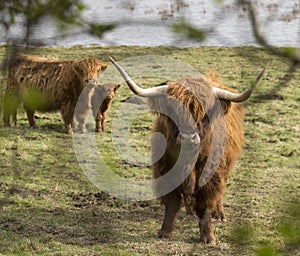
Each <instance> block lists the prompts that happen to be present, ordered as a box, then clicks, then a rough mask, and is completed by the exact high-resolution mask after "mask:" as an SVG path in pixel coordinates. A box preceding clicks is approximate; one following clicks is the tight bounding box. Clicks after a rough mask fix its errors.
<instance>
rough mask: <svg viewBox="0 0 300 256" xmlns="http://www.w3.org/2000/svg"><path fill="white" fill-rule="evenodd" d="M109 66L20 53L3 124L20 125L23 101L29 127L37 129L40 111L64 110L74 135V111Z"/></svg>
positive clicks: (88, 60) (14, 64)
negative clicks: (84, 92) (36, 116)
mask: <svg viewBox="0 0 300 256" xmlns="http://www.w3.org/2000/svg"><path fill="white" fill-rule="evenodd" d="M107 66H108V65H107V63H105V62H103V61H101V60H97V59H95V58H91V57H87V58H84V59H82V60H78V61H77V60H60V59H49V58H40V57H36V56H32V55H25V54H20V53H19V54H17V55H16V56H15V57H14V58H13V59H12V61H11V63H10V64H9V69H8V77H7V87H6V92H5V96H4V107H3V121H4V124H5V125H7V126H9V125H10V115H12V116H13V118H14V122H15V124H16V113H17V108H18V106H19V104H20V103H21V102H23V105H24V109H25V111H26V114H27V117H28V121H29V125H30V126H31V127H37V124H36V123H35V120H34V113H35V111H36V110H38V111H42V112H50V111H57V110H60V112H61V114H62V118H63V121H64V125H65V130H66V132H67V133H72V124H71V123H72V119H73V114H74V109H75V106H76V102H77V100H78V97H79V95H80V94H81V92H82V90H83V88H84V87H85V86H86V85H87V83H88V82H89V81H91V80H98V76H99V75H100V73H102V72H103V71H105V70H106V68H107Z"/></svg>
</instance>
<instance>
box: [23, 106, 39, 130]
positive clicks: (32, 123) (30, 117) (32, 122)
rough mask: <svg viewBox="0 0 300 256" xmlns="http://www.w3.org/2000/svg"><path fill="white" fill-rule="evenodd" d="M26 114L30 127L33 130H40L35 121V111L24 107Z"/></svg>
mask: <svg viewBox="0 0 300 256" xmlns="http://www.w3.org/2000/svg"><path fill="white" fill-rule="evenodd" d="M24 108H25V111H26V114H27V118H28V122H29V126H30V127H32V128H38V126H37V124H36V122H35V120H34V112H35V111H34V110H31V109H30V108H27V107H26V106H24Z"/></svg>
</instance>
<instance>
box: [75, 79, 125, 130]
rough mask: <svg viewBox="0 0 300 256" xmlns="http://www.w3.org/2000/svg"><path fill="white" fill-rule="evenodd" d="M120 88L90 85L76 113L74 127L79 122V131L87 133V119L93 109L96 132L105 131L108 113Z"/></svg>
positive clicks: (80, 98) (81, 96) (80, 100)
mask: <svg viewBox="0 0 300 256" xmlns="http://www.w3.org/2000/svg"><path fill="white" fill-rule="evenodd" d="M119 88H120V85H119V84H113V83H106V84H98V85H96V86H94V85H93V84H92V83H90V84H88V85H87V86H86V87H85V88H84V90H83V91H82V93H81V95H80V97H79V100H78V103H77V105H76V108H75V113H74V123H75V124H74V126H77V124H76V123H77V121H78V122H79V124H78V125H79V127H78V128H79V130H80V131H81V132H83V133H84V132H86V127H85V119H86V117H87V115H88V111H89V110H90V109H91V108H92V111H93V117H94V119H95V125H96V127H95V131H96V132H100V131H104V130H105V123H104V122H105V118H106V113H107V111H108V109H109V107H110V105H111V102H112V100H113V99H114V97H115V94H116V91H117V90H118V89H119Z"/></svg>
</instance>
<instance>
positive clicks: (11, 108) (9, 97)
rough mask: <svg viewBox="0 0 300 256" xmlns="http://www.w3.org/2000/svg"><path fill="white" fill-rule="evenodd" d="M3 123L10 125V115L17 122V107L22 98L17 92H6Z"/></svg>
mask: <svg viewBox="0 0 300 256" xmlns="http://www.w3.org/2000/svg"><path fill="white" fill-rule="evenodd" d="M3 103H4V104H3V123H4V125H5V126H10V116H11V115H12V116H13V121H14V123H15V125H16V123H17V109H18V106H19V104H20V99H19V96H18V94H17V93H15V92H6V93H5V95H4V99H3Z"/></svg>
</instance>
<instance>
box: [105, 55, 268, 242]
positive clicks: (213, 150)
mask: <svg viewBox="0 0 300 256" xmlns="http://www.w3.org/2000/svg"><path fill="white" fill-rule="evenodd" d="M111 61H112V62H113V63H114V65H115V66H116V68H117V69H118V70H119V72H120V73H121V75H122V76H123V78H124V79H125V81H126V82H127V84H128V86H129V87H130V89H131V90H132V91H133V92H134V93H135V94H137V95H139V96H142V97H147V98H148V99H149V106H150V108H151V109H152V110H153V111H154V112H155V113H156V114H157V119H156V121H155V123H154V127H153V132H155V133H161V134H163V135H164V137H165V140H166V148H165V151H164V152H163V154H162V153H161V149H162V146H161V144H163V143H162V141H161V137H159V138H157V139H152V140H151V152H152V158H153V160H154V161H156V162H154V161H153V162H154V163H153V164H152V170H153V177H154V178H155V179H156V180H158V181H157V183H154V189H155V193H156V195H158V196H159V197H160V200H161V202H162V204H163V205H164V206H165V216H164V220H163V223H162V226H161V229H160V230H159V233H158V236H159V237H160V238H169V237H171V235H172V231H173V230H174V226H175V218H176V215H177V213H178V211H179V209H180V207H181V204H182V202H184V203H185V205H186V207H187V209H188V210H190V211H192V212H193V213H195V214H196V215H197V216H198V218H199V228H200V241H201V242H203V243H212V242H214V241H215V236H214V231H213V226H212V221H211V218H212V216H213V215H217V216H220V217H223V216H224V211H223V205H222V196H223V193H224V190H225V185H226V181H227V179H228V176H229V173H230V170H231V169H232V168H233V165H234V163H235V162H236V160H237V159H238V157H239V155H240V152H241V150H242V147H243V142H244V135H243V106H242V105H241V103H240V102H243V101H245V100H247V99H248V98H249V97H250V95H251V93H252V91H253V89H254V85H255V84H256V83H257V82H258V81H259V80H260V78H261V77H262V75H263V73H264V71H265V69H266V67H265V68H264V69H263V70H262V71H261V73H260V74H259V75H258V77H257V78H256V82H255V83H252V85H251V87H250V88H249V89H248V90H246V91H245V92H243V93H240V94H238V93H236V91H234V90H233V89H230V88H227V87H225V86H223V85H222V84H220V83H219V82H218V80H217V79H216V77H215V76H214V75H210V76H208V77H202V76H201V77H197V78H187V79H182V80H178V81H174V82H167V83H166V84H164V85H161V86H157V87H153V88H147V89H142V88H140V87H139V86H138V85H137V84H135V82H134V81H133V80H132V79H131V78H130V77H129V76H128V75H127V73H126V72H125V71H124V70H123V69H122V67H121V66H120V65H119V64H118V63H117V62H115V61H114V60H113V59H112V58H111ZM224 136H225V137H224ZM223 138H225V140H224V144H222V143H221V141H222V140H223ZM181 150H182V151H181ZM182 152H185V155H184V157H183V158H182V157H181V154H182ZM211 154H212V157H211V158H210V155H211ZM180 157H181V158H180ZM185 158H190V159H191V160H188V161H185ZM157 159H158V160H157ZM179 159H181V162H180V163H179V164H178V161H179ZM217 159H219V160H217ZM176 166H179V167H178V170H177V169H176V168H175V167H176ZM174 168H175V169H174ZM174 170H175V172H174V173H171V174H170V172H173V171H174ZM185 175H186V176H185ZM182 177H183V178H182ZM178 180H179V182H178ZM166 188H167V189H169V191H168V190H166V191H167V192H166V193H164V194H162V193H161V191H164V189H166Z"/></svg>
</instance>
